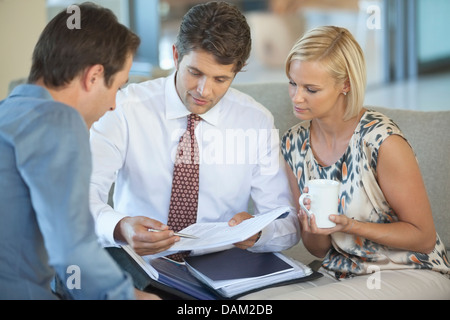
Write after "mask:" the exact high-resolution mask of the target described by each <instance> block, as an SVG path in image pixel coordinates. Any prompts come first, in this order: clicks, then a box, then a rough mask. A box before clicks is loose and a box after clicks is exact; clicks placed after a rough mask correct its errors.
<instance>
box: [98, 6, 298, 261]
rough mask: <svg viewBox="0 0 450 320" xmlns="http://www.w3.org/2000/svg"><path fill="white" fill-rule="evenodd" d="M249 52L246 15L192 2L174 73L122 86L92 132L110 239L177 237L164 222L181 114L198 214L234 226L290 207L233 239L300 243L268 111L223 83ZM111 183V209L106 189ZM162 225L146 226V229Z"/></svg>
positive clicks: (134, 241)
mask: <svg viewBox="0 0 450 320" xmlns="http://www.w3.org/2000/svg"><path fill="white" fill-rule="evenodd" d="M250 49H251V37H250V29H249V26H248V24H247V22H246V19H245V17H244V16H243V15H242V13H241V12H239V10H238V9H236V8H235V7H234V6H232V5H230V4H227V3H225V2H211V3H207V4H200V5H197V6H195V7H193V8H192V9H191V10H190V11H189V12H188V13H187V14H186V15H185V17H184V18H183V21H182V24H181V27H180V33H179V35H178V38H177V42H176V44H175V45H174V47H173V56H174V61H175V67H176V72H175V73H174V74H173V75H171V76H169V77H167V78H160V79H156V80H152V81H148V82H144V83H140V84H132V85H129V86H128V87H127V88H126V89H124V90H122V91H121V92H119V94H118V97H117V109H116V110H115V111H114V112H109V113H107V114H106V115H105V116H104V117H103V118H102V119H101V120H100V121H99V122H97V123H96V124H95V125H94V126H93V128H92V130H91V149H92V153H93V167H94V168H93V175H92V180H91V209H92V211H93V214H94V217H95V219H96V223H97V233H98V235H99V236H100V238H101V239H102V240H103V241H104V242H107V243H110V244H114V243H128V244H130V245H131V246H132V247H133V248H134V250H135V251H136V252H137V253H138V254H140V255H148V254H155V253H158V252H161V251H164V250H167V249H169V248H170V247H171V246H172V245H173V244H174V243H175V242H176V241H178V240H179V237H177V236H174V235H173V231H172V230H170V229H169V227H168V226H167V225H166V224H167V220H168V212H169V203H170V196H171V187H172V173H173V169H174V161H175V153H176V149H177V145H178V141H179V139H180V137H181V135H183V133H184V132H185V131H186V125H187V116H188V115H189V114H191V113H194V114H197V115H199V116H200V117H201V119H202V121H201V122H200V123H199V125H198V126H197V127H196V130H195V136H196V139H197V141H198V145H199V150H200V177H199V189H200V190H199V200H198V211H197V221H198V222H212V221H229V224H230V225H231V226H232V225H235V224H238V223H240V222H241V221H243V220H245V219H248V218H251V217H252V215H251V214H250V213H248V212H247V211H248V204H249V200H252V202H253V207H254V214H263V213H266V212H268V211H271V210H274V209H277V208H280V207H286V206H288V207H290V208H291V211H290V213H289V215H287V217H284V218H282V219H277V220H275V221H274V222H273V223H271V224H270V225H269V226H267V227H266V228H265V229H264V230H262V232H260V233H258V234H256V235H254V236H253V237H251V238H249V239H248V240H246V241H243V242H241V243H238V244H235V245H236V246H237V247H240V248H242V249H247V248H251V250H252V251H281V250H284V249H287V248H289V247H291V246H293V245H294V244H295V243H297V242H298V240H299V227H298V221H297V217H296V214H295V209H294V206H293V205H292V199H291V194H290V191H289V185H288V182H287V178H286V173H285V169H284V166H283V165H282V161H280V152H279V135H278V131H277V130H275V128H274V120H273V116H272V115H271V114H270V112H269V111H268V110H267V109H265V108H264V107H263V106H262V105H260V104H259V103H257V102H256V101H255V100H254V99H253V98H251V97H249V96H247V95H245V94H243V93H241V92H239V91H237V90H235V89H232V88H230V85H231V83H232V81H233V80H234V78H235V76H236V74H237V73H238V72H239V71H241V69H242V68H243V67H244V66H245V64H246V61H247V59H248V57H249V54H250ZM113 182H115V191H114V209H113V208H112V207H111V206H109V205H108V203H107V202H108V193H109V190H110V188H111V185H112V183H113ZM150 228H153V229H158V230H162V232H158V233H155V232H148V229H150Z"/></svg>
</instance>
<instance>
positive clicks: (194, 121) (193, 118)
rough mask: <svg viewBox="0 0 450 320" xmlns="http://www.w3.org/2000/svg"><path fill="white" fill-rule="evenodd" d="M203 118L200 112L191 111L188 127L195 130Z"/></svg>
mask: <svg viewBox="0 0 450 320" xmlns="http://www.w3.org/2000/svg"><path fill="white" fill-rule="evenodd" d="M201 120H202V118H200V116H199V115H198V114H194V113H191V114H190V115H189V116H188V125H187V127H188V129H189V130H195V127H197V125H198V123H199V122H200V121H201Z"/></svg>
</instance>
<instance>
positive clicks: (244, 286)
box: [122, 207, 316, 299]
mask: <svg viewBox="0 0 450 320" xmlns="http://www.w3.org/2000/svg"><path fill="white" fill-rule="evenodd" d="M289 212H290V211H289V208H288V207H284V208H278V209H276V210H273V211H271V212H268V213H265V214H260V215H257V216H254V217H253V218H251V219H248V220H245V221H243V222H241V223H240V224H239V225H237V226H234V227H230V226H229V225H228V222H217V223H215V222H212V223H196V224H193V225H191V226H189V227H187V228H185V229H183V230H181V231H180V233H184V234H188V235H192V236H195V238H185V237H181V238H180V241H179V242H177V243H176V244H174V245H173V246H172V247H171V248H170V249H169V250H168V251H165V252H163V253H161V254H158V255H152V256H144V257H141V256H139V255H138V254H136V253H135V252H134V251H133V249H132V248H131V247H130V246H128V245H124V246H122V248H123V249H124V250H125V251H126V252H127V253H128V255H129V256H130V257H131V258H132V259H133V260H134V261H135V262H137V264H138V265H139V266H140V267H141V268H142V270H143V271H145V273H146V274H147V275H148V277H149V278H151V279H152V280H154V281H157V282H158V283H162V284H164V285H167V286H170V287H172V288H175V289H177V290H179V291H181V292H184V293H186V294H188V295H190V296H192V297H194V298H196V299H211V298H214V296H219V297H222V298H234V297H236V296H238V295H242V294H245V293H248V292H251V291H255V290H258V289H261V288H264V287H267V286H273V285H282V284H285V283H291V282H300V281H306V280H309V279H312V278H314V277H316V274H313V272H312V271H311V269H310V268H308V267H307V266H305V265H302V264H301V263H299V262H297V261H293V260H291V259H289V258H287V257H285V256H283V255H282V254H280V253H252V252H250V251H247V250H241V249H238V248H236V247H234V246H233V244H234V243H237V242H241V241H244V240H246V239H248V238H250V237H252V236H253V235H255V234H257V233H258V232H259V231H261V230H262V229H264V228H265V227H266V226H267V225H268V224H270V223H271V222H272V221H274V220H276V219H282V218H284V217H285V216H286V215H287V214H288V213H289ZM224 248H227V249H229V248H232V249H229V250H224ZM211 249H215V250H214V251H219V252H215V253H210V254H202V255H194V256H190V257H188V258H187V259H186V265H184V264H175V263H174V262H172V261H171V260H169V259H165V258H161V257H163V256H167V255H170V254H173V253H176V252H180V251H193V252H196V253H198V252H203V253H204V252H208V251H209V252H211ZM212 292H213V293H214V295H213V294H212Z"/></svg>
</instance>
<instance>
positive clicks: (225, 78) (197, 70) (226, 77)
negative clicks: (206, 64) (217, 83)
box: [187, 65, 233, 80]
mask: <svg viewBox="0 0 450 320" xmlns="http://www.w3.org/2000/svg"><path fill="white" fill-rule="evenodd" d="M187 67H188V68H189V69H192V70H193V71H195V72H198V73H200V74H205V73H204V72H203V71H202V70H200V69H198V68H196V67H193V66H190V65H188V66H187ZM214 78H216V79H218V78H220V79H223V80H230V79H233V77H230V76H227V75H221V76H214Z"/></svg>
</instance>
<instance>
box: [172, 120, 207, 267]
mask: <svg viewBox="0 0 450 320" xmlns="http://www.w3.org/2000/svg"><path fill="white" fill-rule="evenodd" d="M200 121H201V118H200V117H199V116H198V115H196V114H190V115H189V116H188V124H187V130H186V132H185V133H184V134H183V136H181V138H180V142H179V143H178V149H177V154H176V157H175V166H174V170H173V180H172V195H171V198H170V206H169V218H168V221H167V225H168V226H169V228H170V229H171V230H173V231H175V232H177V231H180V230H182V229H184V228H186V227H187V226H189V225H191V224H193V223H195V222H196V221H197V208H198V189H199V160H200V158H199V151H198V144H197V140H196V139H195V134H194V131H195V128H196V126H197V125H198V123H199V122H200ZM184 256H186V255H173V256H170V257H169V258H171V259H174V260H178V261H181V260H182V259H181V258H182V257H184Z"/></svg>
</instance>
